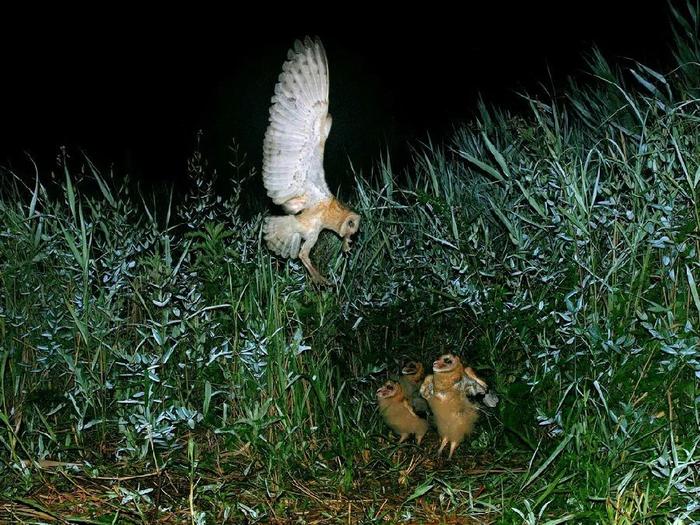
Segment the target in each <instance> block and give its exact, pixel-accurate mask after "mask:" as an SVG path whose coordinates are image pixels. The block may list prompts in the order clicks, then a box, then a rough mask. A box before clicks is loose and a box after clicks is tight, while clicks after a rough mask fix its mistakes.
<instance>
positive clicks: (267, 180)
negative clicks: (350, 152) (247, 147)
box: [263, 37, 332, 213]
mask: <svg viewBox="0 0 700 525" xmlns="http://www.w3.org/2000/svg"><path fill="white" fill-rule="evenodd" d="M330 128H331V117H330V115H329V114H328V62H327V60H326V52H325V50H324V49H323V45H322V44H321V42H320V40H318V39H316V40H315V41H312V40H311V39H310V38H309V37H306V39H305V40H304V42H303V43H302V42H300V41H298V40H297V41H296V42H295V43H294V49H290V50H289V53H288V55H287V61H286V62H285V63H284V65H283V66H282V73H281V74H280V76H279V80H278V82H277V85H276V86H275V95H274V96H273V97H272V106H271V107H270V124H269V126H268V128H267V132H266V133H265V141H264V144H263V183H264V184H265V189H266V190H267V194H268V195H269V196H270V198H272V200H273V202H274V203H275V204H280V205H282V206H283V207H284V209H285V211H287V213H298V212H299V211H301V210H303V209H305V208H308V207H310V206H313V205H314V204H316V203H318V202H319V201H321V200H324V199H327V198H329V197H330V196H332V194H331V192H330V190H329V189H328V185H327V184H326V179H325V174H324V171H323V148H324V146H325V143H326V138H327V137H328V133H329V132H330Z"/></svg>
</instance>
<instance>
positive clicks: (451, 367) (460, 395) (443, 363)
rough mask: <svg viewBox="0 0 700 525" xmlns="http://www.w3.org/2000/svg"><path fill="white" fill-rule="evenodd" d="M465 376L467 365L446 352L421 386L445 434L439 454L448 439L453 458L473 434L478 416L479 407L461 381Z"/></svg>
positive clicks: (421, 391) (437, 425)
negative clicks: (468, 395) (469, 398)
mask: <svg viewBox="0 0 700 525" xmlns="http://www.w3.org/2000/svg"><path fill="white" fill-rule="evenodd" d="M463 376H464V368H463V366H462V363H461V361H460V360H459V358H458V357H456V356H454V355H452V354H445V355H443V356H440V358H439V359H438V360H437V361H435V362H434V363H433V374H432V375H429V376H427V377H426V378H425V380H424V381H423V385H422V386H421V388H420V393H421V395H422V396H423V397H424V398H425V399H426V400H427V401H428V405H429V406H430V410H431V411H432V412H433V416H434V418H435V426H436V427H437V430H438V434H440V437H441V438H442V442H441V443H440V449H439V450H438V455H439V454H441V453H442V450H443V449H444V448H445V446H446V445H447V444H448V443H449V444H450V454H449V457H450V458H452V454H454V451H455V449H456V448H457V447H458V446H459V444H460V443H461V442H462V441H464V438H465V437H466V436H468V435H469V434H471V432H472V430H473V428H474V423H475V422H476V420H477V419H478V417H479V414H478V411H477V409H476V407H475V406H474V405H473V404H472V403H471V402H470V401H469V400H468V399H467V394H466V392H465V390H464V388H463V387H461V385H460V381H462V378H463Z"/></svg>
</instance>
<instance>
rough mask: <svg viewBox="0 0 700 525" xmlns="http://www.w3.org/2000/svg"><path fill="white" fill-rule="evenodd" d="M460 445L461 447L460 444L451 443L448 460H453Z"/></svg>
mask: <svg viewBox="0 0 700 525" xmlns="http://www.w3.org/2000/svg"><path fill="white" fill-rule="evenodd" d="M458 445H459V443H457V442H456V441H453V442H451V443H450V454H449V456H447V457H448V459H452V454H454V452H455V449H456V448H457V446H458Z"/></svg>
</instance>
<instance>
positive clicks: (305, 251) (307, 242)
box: [299, 233, 330, 285]
mask: <svg viewBox="0 0 700 525" xmlns="http://www.w3.org/2000/svg"><path fill="white" fill-rule="evenodd" d="M317 240H318V233H317V234H316V235H314V236H312V237H308V238H306V239H304V243H303V244H302V245H301V249H300V250H299V260H300V261H301V262H302V264H303V265H304V266H306V269H307V270H308V271H309V274H311V278H312V279H313V281H314V282H315V283H317V284H324V285H329V284H330V282H329V281H328V280H327V279H326V278H325V277H323V275H321V274H320V273H319V271H318V270H317V269H316V268H315V267H314V265H313V264H311V258H310V257H309V254H310V253H311V248H313V246H314V244H316V241H317Z"/></svg>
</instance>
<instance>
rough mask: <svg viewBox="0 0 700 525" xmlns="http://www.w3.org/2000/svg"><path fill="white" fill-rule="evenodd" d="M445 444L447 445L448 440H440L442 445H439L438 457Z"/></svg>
mask: <svg viewBox="0 0 700 525" xmlns="http://www.w3.org/2000/svg"><path fill="white" fill-rule="evenodd" d="M447 443H449V440H448V439H447V438H446V437H444V438H442V443H440V448H439V449H438V456H439V455H441V454H442V449H443V448H445V447H446V446H447Z"/></svg>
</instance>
